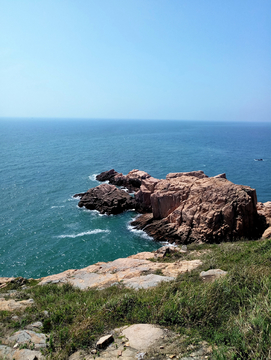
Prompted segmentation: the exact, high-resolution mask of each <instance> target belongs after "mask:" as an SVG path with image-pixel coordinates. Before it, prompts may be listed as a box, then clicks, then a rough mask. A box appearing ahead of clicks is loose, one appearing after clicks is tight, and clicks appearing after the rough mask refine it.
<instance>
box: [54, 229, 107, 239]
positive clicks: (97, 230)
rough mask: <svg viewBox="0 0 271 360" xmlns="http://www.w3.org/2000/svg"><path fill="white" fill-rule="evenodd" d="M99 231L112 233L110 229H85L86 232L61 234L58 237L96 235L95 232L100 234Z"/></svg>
mask: <svg viewBox="0 0 271 360" xmlns="http://www.w3.org/2000/svg"><path fill="white" fill-rule="evenodd" d="M99 233H110V230H102V229H95V230H89V231H84V232H82V233H79V234H71V235H59V236H57V237H58V238H60V239H64V238H77V237H80V236H85V235H94V234H99Z"/></svg>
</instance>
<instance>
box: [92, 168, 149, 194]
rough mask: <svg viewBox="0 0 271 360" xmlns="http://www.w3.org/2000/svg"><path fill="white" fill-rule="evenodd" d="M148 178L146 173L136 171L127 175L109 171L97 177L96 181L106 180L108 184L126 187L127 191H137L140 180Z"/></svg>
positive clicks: (112, 170)
mask: <svg viewBox="0 0 271 360" xmlns="http://www.w3.org/2000/svg"><path fill="white" fill-rule="evenodd" d="M149 177H150V175H149V174H148V173H146V172H145V171H141V170H137V169H135V170H132V171H130V172H129V173H128V174H127V175H123V174H122V173H118V172H116V171H115V170H114V169H111V170H109V171H104V172H103V173H101V174H100V175H97V176H96V179H97V180H99V181H106V180H108V181H109V183H110V184H113V185H117V186H123V187H126V188H127V189H128V190H129V191H137V190H138V189H139V188H140V185H141V182H142V180H144V179H147V178H149Z"/></svg>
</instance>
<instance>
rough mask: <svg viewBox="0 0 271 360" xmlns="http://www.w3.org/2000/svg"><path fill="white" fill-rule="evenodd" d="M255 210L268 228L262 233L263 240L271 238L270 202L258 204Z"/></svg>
mask: <svg viewBox="0 0 271 360" xmlns="http://www.w3.org/2000/svg"><path fill="white" fill-rule="evenodd" d="M257 210H258V213H259V215H260V216H261V217H262V218H265V220H266V224H267V226H268V228H267V229H266V230H265V232H264V233H263V235H262V237H263V238H264V239H268V238H271V201H267V202H265V203H261V202H259V203H258V204H257Z"/></svg>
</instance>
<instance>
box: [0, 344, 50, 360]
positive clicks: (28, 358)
mask: <svg viewBox="0 0 271 360" xmlns="http://www.w3.org/2000/svg"><path fill="white" fill-rule="evenodd" d="M0 359H4V360H43V359H45V357H44V356H43V355H42V354H41V353H40V352H39V351H36V350H29V349H13V348H11V347H9V346H6V345H0Z"/></svg>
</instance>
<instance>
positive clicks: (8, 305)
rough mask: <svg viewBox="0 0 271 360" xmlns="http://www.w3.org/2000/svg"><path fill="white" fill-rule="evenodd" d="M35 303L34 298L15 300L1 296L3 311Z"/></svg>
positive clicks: (19, 308) (0, 306) (0, 305)
mask: <svg viewBox="0 0 271 360" xmlns="http://www.w3.org/2000/svg"><path fill="white" fill-rule="evenodd" d="M33 304H34V300H33V299H28V300H22V301H15V300H14V299H9V300H5V299H4V298H0V310H1V311H4V310H5V311H15V310H21V309H25V308H26V307H27V306H31V305H33Z"/></svg>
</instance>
